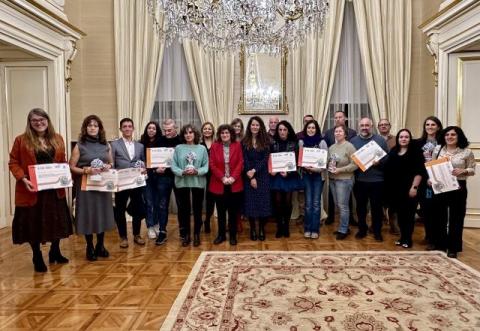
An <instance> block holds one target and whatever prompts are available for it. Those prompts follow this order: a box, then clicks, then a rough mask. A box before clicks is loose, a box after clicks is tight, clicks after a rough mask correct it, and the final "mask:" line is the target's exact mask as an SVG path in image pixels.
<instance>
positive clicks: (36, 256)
mask: <svg viewBox="0 0 480 331" xmlns="http://www.w3.org/2000/svg"><path fill="white" fill-rule="evenodd" d="M30 246H31V247H32V252H33V259H32V262H33V268H34V269H35V271H36V272H47V266H46V265H45V262H44V261H43V256H42V251H41V250H40V243H30Z"/></svg>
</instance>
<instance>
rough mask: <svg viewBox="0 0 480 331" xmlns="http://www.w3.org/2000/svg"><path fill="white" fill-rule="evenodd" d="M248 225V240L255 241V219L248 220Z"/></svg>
mask: <svg viewBox="0 0 480 331" xmlns="http://www.w3.org/2000/svg"><path fill="white" fill-rule="evenodd" d="M248 223H249V224H250V240H253V241H255V240H257V232H256V231H255V219H254V218H249V219H248Z"/></svg>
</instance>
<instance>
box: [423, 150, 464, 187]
mask: <svg viewBox="0 0 480 331" xmlns="http://www.w3.org/2000/svg"><path fill="white" fill-rule="evenodd" d="M425 168H426V169H427V172H428V177H429V178H430V181H431V182H432V189H433V193H435V194H438V193H444V192H449V191H454V190H458V189H459V188H460V186H459V185H458V180H457V177H455V176H454V175H452V171H453V166H452V163H451V162H450V159H449V158H448V157H442V158H439V159H437V160H432V161H429V162H427V163H425Z"/></svg>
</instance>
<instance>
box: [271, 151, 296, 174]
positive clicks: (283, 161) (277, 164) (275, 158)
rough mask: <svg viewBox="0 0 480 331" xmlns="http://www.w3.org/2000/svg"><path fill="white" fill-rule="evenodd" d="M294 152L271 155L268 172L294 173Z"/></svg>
mask: <svg viewBox="0 0 480 331" xmlns="http://www.w3.org/2000/svg"><path fill="white" fill-rule="evenodd" d="M296 170H297V166H296V162H295V152H280V153H271V154H270V158H269V159H268V171H269V172H288V171H296Z"/></svg>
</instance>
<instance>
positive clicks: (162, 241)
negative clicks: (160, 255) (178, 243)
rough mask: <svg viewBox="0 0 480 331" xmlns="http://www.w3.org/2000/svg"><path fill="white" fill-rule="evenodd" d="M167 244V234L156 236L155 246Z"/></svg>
mask: <svg viewBox="0 0 480 331" xmlns="http://www.w3.org/2000/svg"><path fill="white" fill-rule="evenodd" d="M166 242H167V234H166V233H165V232H160V233H159V234H158V237H157V240H155V245H157V246H159V245H163V244H165V243H166Z"/></svg>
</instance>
